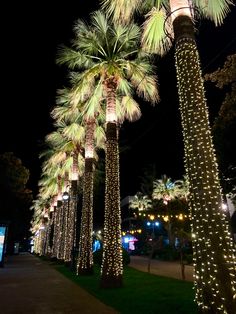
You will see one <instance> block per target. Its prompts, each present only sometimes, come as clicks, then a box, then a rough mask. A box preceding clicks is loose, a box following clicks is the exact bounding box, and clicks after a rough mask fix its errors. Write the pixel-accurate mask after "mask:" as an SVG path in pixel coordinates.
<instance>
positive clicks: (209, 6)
mask: <svg viewBox="0 0 236 314" xmlns="http://www.w3.org/2000/svg"><path fill="white" fill-rule="evenodd" d="M193 2H194V3H195V5H196V6H197V8H198V9H199V10H200V12H201V13H202V15H203V16H204V17H206V18H208V19H210V20H212V21H213V22H214V23H215V25H216V26H219V25H221V24H223V20H224V18H225V17H226V15H227V14H228V13H229V12H230V5H233V2H232V1H230V0H208V1H202V0H194V1H193Z"/></svg>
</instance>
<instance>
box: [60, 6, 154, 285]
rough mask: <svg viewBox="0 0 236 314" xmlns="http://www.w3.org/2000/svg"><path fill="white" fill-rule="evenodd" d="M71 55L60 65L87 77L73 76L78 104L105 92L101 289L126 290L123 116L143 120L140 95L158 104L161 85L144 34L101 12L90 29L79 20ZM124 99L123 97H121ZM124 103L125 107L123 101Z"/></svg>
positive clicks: (64, 52) (63, 55)
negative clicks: (93, 91) (90, 90)
mask: <svg viewBox="0 0 236 314" xmlns="http://www.w3.org/2000/svg"><path fill="white" fill-rule="evenodd" d="M74 30H75V34H76V38H75V39H74V41H73V47H72V49H68V48H63V49H62V51H61V53H60V55H59V58H58V62H59V63H67V64H68V66H69V67H70V68H71V69H74V70H77V71H79V70H80V71H81V70H83V72H82V73H81V72H76V74H75V73H74V74H73V79H74V82H75V86H76V88H75V94H76V99H77V101H79V100H81V101H83V99H79V97H81V95H83V94H84V89H85V87H86V89H87V86H88V84H90V85H91V87H92V86H94V85H95V84H96V86H98V87H101V90H102V96H103V97H104V98H105V101H106V182H105V221H104V246H103V262H102V278H101V286H103V287H119V286H121V285H122V274H123V263H122V248H121V212H120V191H119V185H120V183H119V152H118V116H119V110H121V111H122V115H121V116H122V118H123V119H124V118H128V119H134V118H137V117H138V116H140V109H139V107H138V104H137V103H136V102H135V101H134V99H133V98H132V93H133V92H134V88H135V89H136V92H137V93H138V95H140V96H143V97H144V98H145V99H147V100H150V101H152V103H155V102H156V101H157V100H158V93H157V87H156V79H155V77H154V76H153V73H152V66H151V65H150V62H149V59H148V57H147V55H145V54H140V53H139V49H138V39H139V33H140V32H139V28H138V27H137V26H136V25H134V24H131V25H129V26H121V25H118V24H113V23H110V21H108V20H107V18H106V16H105V15H104V14H103V13H102V12H100V11H97V12H95V13H93V14H92V18H91V26H88V25H87V24H85V23H84V22H83V21H81V20H79V21H78V22H77V23H76V25H75V28H74ZM122 96H123V97H122ZM119 98H120V99H121V101H119Z"/></svg>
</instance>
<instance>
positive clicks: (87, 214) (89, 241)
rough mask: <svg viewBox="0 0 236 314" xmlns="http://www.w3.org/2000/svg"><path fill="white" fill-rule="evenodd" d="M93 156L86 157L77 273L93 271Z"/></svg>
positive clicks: (90, 272) (86, 273) (87, 273)
mask: <svg viewBox="0 0 236 314" xmlns="http://www.w3.org/2000/svg"><path fill="white" fill-rule="evenodd" d="M92 233H93V158H85V172H84V189H83V206H82V216H81V229H80V240H79V256H78V265H77V274H83V275H89V274H92V273H93V250H92V249H93V248H92V245H93V236H92Z"/></svg>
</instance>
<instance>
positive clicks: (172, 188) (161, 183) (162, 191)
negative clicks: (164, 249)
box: [152, 175, 186, 246]
mask: <svg viewBox="0 0 236 314" xmlns="http://www.w3.org/2000/svg"><path fill="white" fill-rule="evenodd" d="M185 195H186V188H185V186H184V181H181V180H176V181H172V180H171V178H168V177H167V176H166V175H163V176H162V178H161V179H159V180H155V181H154V182H153V194H152V196H153V199H157V200H162V201H163V203H164V204H165V206H166V209H167V216H168V220H167V223H168V238H169V243H170V245H171V246H173V245H174V242H173V240H174V239H173V236H172V223H171V218H170V208H169V202H171V201H173V200H175V199H180V198H184V197H185Z"/></svg>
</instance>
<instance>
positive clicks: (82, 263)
mask: <svg viewBox="0 0 236 314" xmlns="http://www.w3.org/2000/svg"><path fill="white" fill-rule="evenodd" d="M89 93H91V90H88V91H87V95H88V94H89ZM60 94H61V95H60V97H59V98H58V102H59V103H60V104H63V107H61V106H58V107H56V108H55V109H54V110H53V113H52V115H53V117H54V118H55V119H57V121H58V122H59V121H60V122H61V121H63V120H65V121H66V122H67V123H68V124H69V125H71V124H75V123H78V124H81V125H83V126H84V131H85V144H84V146H85V152H84V155H85V166H84V168H85V171H84V180H83V181H84V187H83V202H82V204H83V205H82V215H81V228H80V240H79V255H78V265H77V273H78V274H91V273H92V272H93V253H92V241H93V238H92V231H93V181H94V178H93V176H94V157H95V156H94V154H95V153H94V149H95V148H104V144H105V133H104V128H103V122H104V113H103V109H102V107H101V106H99V96H100V91H99V89H96V88H95V90H94V91H93V94H92V95H91V97H89V98H88V99H87V101H86V102H84V103H78V104H77V103H75V102H74V101H73V97H72V95H71V93H70V92H69V91H64V93H62V92H61V93H60ZM87 97H88V96H87ZM63 102H64V103H63Z"/></svg>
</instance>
